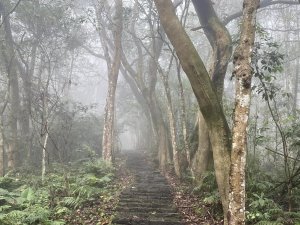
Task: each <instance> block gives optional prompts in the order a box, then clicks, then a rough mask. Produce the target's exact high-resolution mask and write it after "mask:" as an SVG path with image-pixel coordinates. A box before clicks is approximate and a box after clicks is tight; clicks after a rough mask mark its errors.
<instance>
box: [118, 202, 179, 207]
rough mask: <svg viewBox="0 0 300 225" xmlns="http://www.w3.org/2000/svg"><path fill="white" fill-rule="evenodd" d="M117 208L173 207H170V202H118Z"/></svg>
mask: <svg viewBox="0 0 300 225" xmlns="http://www.w3.org/2000/svg"><path fill="white" fill-rule="evenodd" d="M118 205H119V207H133V208H135V207H149V208H169V207H173V206H170V205H171V202H140V201H129V202H124V201H120V202H119V204H118Z"/></svg>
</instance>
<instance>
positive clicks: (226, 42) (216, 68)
mask: <svg viewBox="0 0 300 225" xmlns="http://www.w3.org/2000/svg"><path fill="white" fill-rule="evenodd" d="M192 2H193V5H194V7H195V10H196V13H197V16H198V18H199V21H200V23H201V26H202V28H203V30H204V33H205V35H206V37H207V39H208V41H209V43H210V45H211V47H212V62H211V65H210V68H209V74H210V77H211V79H212V83H213V84H214V86H215V88H216V90H217V95H218V98H219V101H220V102H221V103H222V98H223V89H224V78H225V74H226V71H227V66H228V62H229V60H230V57H231V55H232V41H231V36H230V34H229V32H228V30H227V28H226V27H225V25H224V24H223V23H222V22H221V20H220V19H219V18H218V16H217V14H216V12H215V10H214V8H213V4H212V1H211V0H202V1H197V0H192ZM200 114H201V112H200ZM198 131H199V133H198V135H199V143H198V149H197V152H196V154H195V158H194V160H193V166H192V167H193V168H194V171H193V172H194V175H195V177H196V181H197V182H198V183H199V184H201V183H202V179H203V177H204V173H205V172H206V170H207V169H208V167H212V162H213V158H212V157H213V154H212V149H211V145H210V143H209V142H210V140H209V139H207V140H206V139H205V138H206V137H208V136H209V134H208V129H207V126H206V124H205V121H204V120H203V116H201V115H200V116H199V129H198ZM200 151H201V152H200Z"/></svg>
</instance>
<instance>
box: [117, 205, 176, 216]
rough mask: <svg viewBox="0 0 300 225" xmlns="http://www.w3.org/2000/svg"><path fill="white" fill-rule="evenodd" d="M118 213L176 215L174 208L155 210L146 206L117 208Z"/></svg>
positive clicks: (155, 208)
mask: <svg viewBox="0 0 300 225" xmlns="http://www.w3.org/2000/svg"><path fill="white" fill-rule="evenodd" d="M116 210H117V211H118V212H134V213H152V214H154V213H158V212H159V213H177V210H176V209H175V208H174V207H171V206H169V207H167V208H157V207H148V206H141V205H140V206H138V207H132V206H129V207H128V206H127V207H125V206H120V205H119V206H118V207H117V208H116Z"/></svg>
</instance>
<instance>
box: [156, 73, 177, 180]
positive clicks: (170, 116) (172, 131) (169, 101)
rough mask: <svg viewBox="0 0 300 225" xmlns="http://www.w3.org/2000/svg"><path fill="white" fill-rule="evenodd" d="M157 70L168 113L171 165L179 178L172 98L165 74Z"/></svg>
mask: <svg viewBox="0 0 300 225" xmlns="http://www.w3.org/2000/svg"><path fill="white" fill-rule="evenodd" d="M159 70H160V72H159V74H160V75H161V78H162V80H163V84H164V89H165V93H166V96H167V112H168V120H169V127H170V135H171V143H172V150H173V163H174V169H175V174H176V175H177V177H179V178H181V166H180V163H179V153H178V144H177V135H176V131H177V129H176V123H175V117H174V113H173V106H172V97H171V92H170V87H169V81H168V76H167V75H166V74H163V71H162V70H161V69H159Z"/></svg>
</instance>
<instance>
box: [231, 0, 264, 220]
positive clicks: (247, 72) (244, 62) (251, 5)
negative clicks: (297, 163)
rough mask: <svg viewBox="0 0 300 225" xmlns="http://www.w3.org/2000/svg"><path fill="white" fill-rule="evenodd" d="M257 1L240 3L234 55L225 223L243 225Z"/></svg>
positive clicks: (251, 0)
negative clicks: (234, 82)
mask: <svg viewBox="0 0 300 225" xmlns="http://www.w3.org/2000/svg"><path fill="white" fill-rule="evenodd" d="M258 6H259V0H244V4H243V7H244V9H243V20H242V24H241V36H240V40H239V44H238V46H237V48H236V50H235V52H234V61H233V63H234V71H233V75H234V76H235V79H236V90H235V112H234V125H233V135H232V152H231V167H230V192H229V208H228V222H229V224H232V225H237V224H245V166H246V153H247V131H246V129H247V125H248V118H249V111H250V97H251V80H252V73H253V72H252V67H251V57H252V48H253V45H254V38H255V21H256V12H257V8H258Z"/></svg>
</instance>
